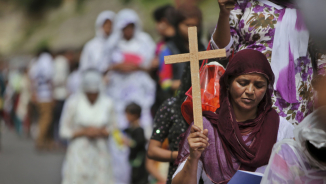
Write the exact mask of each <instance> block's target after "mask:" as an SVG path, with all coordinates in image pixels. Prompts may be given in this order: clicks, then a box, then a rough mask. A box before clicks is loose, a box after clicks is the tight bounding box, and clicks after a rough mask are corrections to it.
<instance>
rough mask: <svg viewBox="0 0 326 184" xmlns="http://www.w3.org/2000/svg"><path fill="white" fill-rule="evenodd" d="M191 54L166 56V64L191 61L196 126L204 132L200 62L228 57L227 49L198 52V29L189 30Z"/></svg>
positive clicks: (190, 28) (191, 28)
mask: <svg viewBox="0 0 326 184" xmlns="http://www.w3.org/2000/svg"><path fill="white" fill-rule="evenodd" d="M188 36H189V51H190V53H189V54H179V55H173V56H165V57H164V60H165V64H173V63H182V62H187V61H190V72H191V85H192V103H193V114H194V122H195V125H196V126H198V127H199V128H201V130H203V116H202V106H201V89H200V79H199V60H204V59H213V58H222V57H226V51H225V49H219V50H210V51H203V52H198V40H197V27H189V28H188Z"/></svg>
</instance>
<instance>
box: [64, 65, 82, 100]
mask: <svg viewBox="0 0 326 184" xmlns="http://www.w3.org/2000/svg"><path fill="white" fill-rule="evenodd" d="M78 67H79V63H78V62H73V63H72V64H71V67H70V74H69V76H68V79H67V87H66V88H67V92H68V95H73V94H75V93H77V92H78V90H79V88H80V83H81V81H80V77H81V73H82V72H81V71H80V70H78Z"/></svg>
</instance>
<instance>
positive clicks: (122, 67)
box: [107, 9, 155, 135]
mask: <svg viewBox="0 0 326 184" xmlns="http://www.w3.org/2000/svg"><path fill="white" fill-rule="evenodd" d="M114 29H115V30H116V32H115V33H113V35H112V37H113V39H114V40H113V41H112V42H109V43H108V44H113V46H109V48H114V49H113V53H112V57H111V61H110V69H109V70H110V71H112V73H111V74H110V82H109V84H108V91H107V92H108V93H107V94H108V95H109V96H111V97H112V98H113V99H114V100H115V104H116V109H117V113H118V116H117V117H118V126H119V128H121V129H124V128H126V127H127V126H128V121H127V119H126V117H125V114H124V111H125V107H126V106H127V104H129V103H131V102H135V103H137V104H139V105H140V106H141V107H142V116H141V121H140V124H141V126H142V127H144V129H145V132H146V131H147V130H146V129H147V128H148V127H149V126H151V122H152V117H151V114H150V108H151V106H152V104H153V103H154V97H155V83H154V81H153V80H152V79H151V78H150V76H149V75H148V73H147V71H148V70H149V68H150V66H151V62H152V60H153V58H154V54H155V43H154V41H153V40H152V38H151V37H150V36H149V35H148V34H147V33H145V32H143V31H142V28H141V23H140V20H139V17H138V15H137V13H136V12H135V11H134V10H131V9H124V10H121V11H120V12H119V13H118V14H117V16H116V20H115V28H114ZM147 135H148V134H147Z"/></svg>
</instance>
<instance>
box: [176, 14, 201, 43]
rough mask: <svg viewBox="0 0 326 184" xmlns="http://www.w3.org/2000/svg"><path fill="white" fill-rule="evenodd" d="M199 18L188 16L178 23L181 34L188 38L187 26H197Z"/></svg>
mask: <svg viewBox="0 0 326 184" xmlns="http://www.w3.org/2000/svg"><path fill="white" fill-rule="evenodd" d="M198 24H199V20H198V19H197V18H188V19H186V20H184V21H182V22H181V23H179V25H178V28H179V32H180V34H181V36H182V37H183V38H185V39H188V27H193V26H198Z"/></svg>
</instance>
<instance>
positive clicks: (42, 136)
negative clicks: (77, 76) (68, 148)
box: [29, 48, 54, 149]
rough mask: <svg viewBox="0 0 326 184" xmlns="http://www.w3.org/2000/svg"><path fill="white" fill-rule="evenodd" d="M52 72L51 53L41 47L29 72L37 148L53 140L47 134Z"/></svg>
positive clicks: (51, 108)
mask: <svg viewBox="0 0 326 184" xmlns="http://www.w3.org/2000/svg"><path fill="white" fill-rule="evenodd" d="M53 73H54V66H53V58H52V55H51V53H50V51H49V50H48V49H46V48H44V49H41V50H40V51H39V52H38V54H37V58H36V60H35V61H34V63H33V64H32V66H31V69H30V72H29V75H30V78H31V80H32V85H33V87H32V89H33V91H32V101H33V102H34V103H35V104H36V105H37V109H38V113H39V120H38V135H37V139H36V148H37V149H48V148H51V147H52V146H53V140H52V138H51V136H50V135H49V128H50V125H51V122H52V110H53V103H52V102H53Z"/></svg>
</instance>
